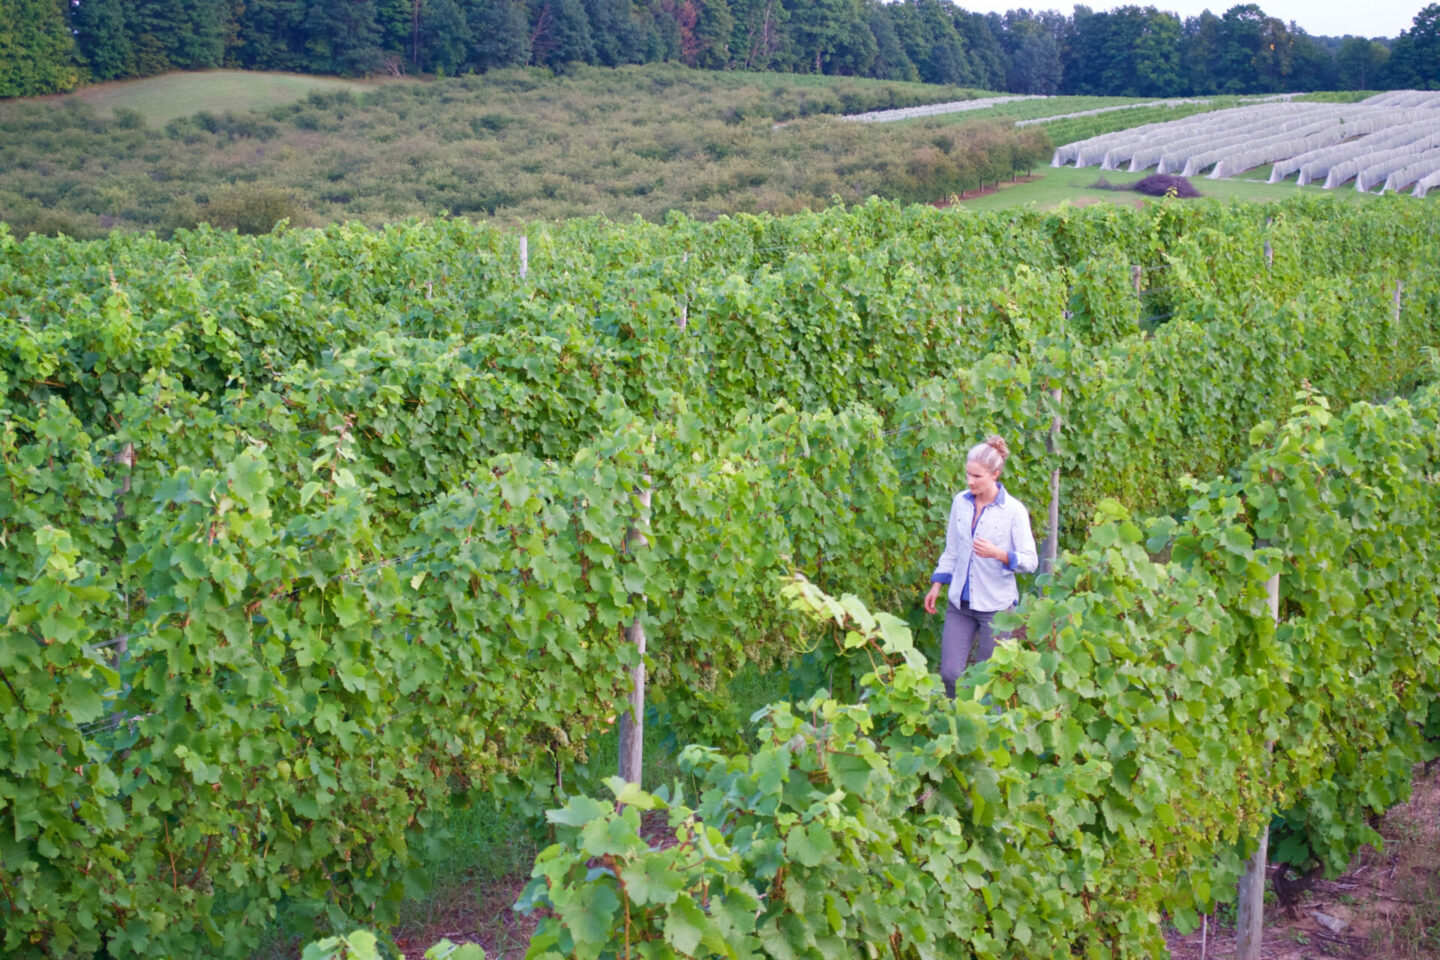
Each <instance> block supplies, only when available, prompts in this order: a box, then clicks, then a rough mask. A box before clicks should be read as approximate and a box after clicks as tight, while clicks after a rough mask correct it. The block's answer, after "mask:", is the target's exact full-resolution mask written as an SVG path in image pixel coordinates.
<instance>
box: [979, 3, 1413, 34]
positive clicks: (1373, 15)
mask: <svg viewBox="0 0 1440 960" xmlns="http://www.w3.org/2000/svg"><path fill="white" fill-rule="evenodd" d="M958 2H959V5H960V6H961V7H964V8H965V9H966V10H971V11H975V12H978V13H991V12H994V13H1004V12H1005V11H1006V10H1011V9H1015V8H1017V7H1024V8H1026V9H1029V10H1051V9H1054V10H1059V11H1060V12H1061V13H1065V14H1069V13H1070V12H1071V11H1072V10H1073V9H1074V0H1066V2H1059V3H1057V2H1055V0H1051V2H1048V3H1046V2H1043V0H1028V2H1027V0H1000V2H996V0H958ZM1241 2H1244V0H1212V2H1208V3H1207V2H1206V0H1130V4H1132V5H1134V6H1140V7H1147V6H1154V7H1158V8H1160V9H1161V10H1168V11H1170V12H1172V13H1177V14H1179V15H1180V18H1181V19H1184V18H1186V17H1193V16H1195V15H1197V14H1198V13H1200V11H1202V10H1206V9H1208V10H1209V11H1210V12H1211V13H1213V14H1216V15H1217V16H1218V15H1220V14H1223V13H1224V12H1225V11H1226V10H1228V9H1230V8H1231V7H1233V6H1235V5H1236V4H1237V3H1241ZM1255 2H1256V3H1257V4H1258V5H1259V7H1260V9H1262V10H1264V11H1265V12H1266V13H1268V14H1269V15H1270V16H1272V17H1278V18H1279V19H1281V20H1284V21H1285V22H1286V23H1289V22H1290V21H1291V20H1294V21H1295V22H1296V23H1297V24H1299V25H1300V26H1301V27H1302V28H1303V29H1304V30H1305V32H1306V33H1308V34H1311V35H1312V36H1320V37H1343V36H1345V35H1346V34H1354V35H1356V36H1360V37H1394V36H1396V35H1398V34H1399V33H1400V31H1401V30H1406V29H1408V28H1409V27H1410V24H1411V21H1413V20H1414V19H1415V14H1417V13H1419V12H1420V9H1421V8H1422V7H1424V6H1425V5H1426V4H1427V3H1429V2H1433V0H1364V2H1361V0H1255ZM1126 5H1127V4H1126V3H1123V2H1116V0H1091V2H1089V3H1087V4H1086V6H1088V7H1089V8H1090V9H1091V10H1094V11H1096V12H1099V11H1101V10H1112V9H1114V8H1115V7H1120V6H1126Z"/></svg>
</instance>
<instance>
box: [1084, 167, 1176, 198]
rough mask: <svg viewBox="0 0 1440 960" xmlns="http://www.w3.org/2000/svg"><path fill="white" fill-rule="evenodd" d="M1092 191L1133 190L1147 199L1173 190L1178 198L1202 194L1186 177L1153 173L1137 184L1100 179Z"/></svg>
mask: <svg viewBox="0 0 1440 960" xmlns="http://www.w3.org/2000/svg"><path fill="white" fill-rule="evenodd" d="M1090 189H1091V190H1133V191H1135V192H1136V193H1143V194H1145V195H1146V196H1147V197H1163V196H1165V194H1166V193H1168V192H1170V191H1171V190H1174V191H1175V196H1177V197H1198V196H1201V195H1202V194H1201V193H1200V191H1199V190H1196V189H1195V187H1194V186H1192V185H1191V183H1190V181H1189V180H1188V179H1186V178H1185V177H1177V176H1175V175H1174V174H1170V173H1152V174H1150V176H1148V177H1146V178H1145V179H1144V180H1137V181H1136V182H1135V183H1111V182H1110V181H1109V180H1106V179H1105V178H1104V177H1101V178H1099V179H1098V180H1096V181H1095V182H1094V183H1092V184H1090Z"/></svg>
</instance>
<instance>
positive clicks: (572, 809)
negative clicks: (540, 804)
mask: <svg viewBox="0 0 1440 960" xmlns="http://www.w3.org/2000/svg"><path fill="white" fill-rule="evenodd" d="M614 813H615V805H614V804H613V803H606V802H605V801H604V800H595V799H592V798H590V797H574V798H572V799H571V800H570V802H569V803H567V804H565V806H564V807H563V808H562V809H559V810H547V811H545V819H546V820H549V821H550V822H551V823H553V824H556V825H558V826H562V827H583V826H585V825H586V824H588V823H590V822H591V821H592V820H598V819H600V818H602V817H609V816H611V815H612V814H614Z"/></svg>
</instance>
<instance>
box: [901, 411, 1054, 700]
mask: <svg viewBox="0 0 1440 960" xmlns="http://www.w3.org/2000/svg"><path fill="white" fill-rule="evenodd" d="M1008 456H1010V448H1009V447H1008V446H1006V444H1005V441H1004V440H1002V439H1000V438H999V437H991V438H990V439H988V440H986V441H985V442H984V443H977V444H976V445H975V446H973V447H971V448H970V455H969V456H968V457H966V458H965V479H966V485H967V486H968V487H969V490H967V491H966V492H964V493H960V494H956V496H955V501H954V502H953V503H952V504H951V505H950V520H949V522H948V523H947V524H946V526H945V552H944V553H942V554H940V562H939V563H937V564H936V565H935V572H934V573H933V574H932V575H931V577H930V583H931V586H930V592H929V593H927V594H926V595H925V610H926V612H927V613H935V612H936V609H935V601H936V600H937V599H938V598H939V596H940V585H941V584H948V585H949V588H950V589H949V592H948V593H949V599H948V603H947V604H946V607H945V630H944V633H943V634H942V635H941V642H940V679H941V680H943V681H944V682H945V692H946V694H948V695H949V697H950V699H952V700H953V699H955V681H956V680H957V679H959V677H960V674H962V673H964V672H965V667H966V664H967V663H968V661H969V659H970V651H971V648H972V646H973V647H974V649H975V659H976V661H977V662H978V661H981V660H989V659H990V654H991V653H993V652H994V651H995V640H994V635H993V631H992V629H991V621H992V620H993V619H994V617H995V614H996V612H997V611H1000V610H1008V609H1009V608H1011V607H1013V606H1015V604H1017V603H1019V602H1020V592H1019V591H1018V590H1017V589H1016V587H1015V574H1016V572H1017V571H1018V572H1022V573H1031V572H1033V571H1034V569H1035V567H1036V563H1037V558H1036V556H1035V535H1034V534H1032V533H1031V532H1030V514H1029V512H1027V511H1026V509H1025V505H1024V504H1023V503H1021V502H1020V501H1019V500H1017V499H1015V498H1014V497H1012V496H1010V495H1008V494H1007V493H1006V492H1005V486H1004V485H1003V484H1002V483H1001V482H1000V471H1001V470H1002V469H1004V467H1005V458H1006V457H1008Z"/></svg>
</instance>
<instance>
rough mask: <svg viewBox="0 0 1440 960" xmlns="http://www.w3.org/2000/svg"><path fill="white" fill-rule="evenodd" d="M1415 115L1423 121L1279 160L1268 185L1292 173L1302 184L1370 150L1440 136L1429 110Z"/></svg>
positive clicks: (1404, 124) (1271, 172)
mask: <svg viewBox="0 0 1440 960" xmlns="http://www.w3.org/2000/svg"><path fill="white" fill-rule="evenodd" d="M1418 115H1419V116H1422V117H1424V118H1425V119H1422V120H1415V121H1412V122H1410V123H1402V124H1400V125H1399V126H1396V127H1389V128H1386V129H1384V130H1380V131H1377V132H1375V133H1371V134H1368V135H1366V136H1363V137H1359V138H1357V139H1355V140H1350V141H1347V142H1345V143H1342V144H1337V145H1334V146H1325V147H1320V148H1318V149H1315V150H1307V151H1306V152H1304V153H1301V154H1298V155H1296V156H1294V157H1290V158H1288V159H1285V160H1281V161H1279V162H1278V163H1276V164H1275V166H1274V167H1273V168H1272V169H1271V171H1270V182H1271V183H1279V182H1280V181H1281V180H1284V179H1285V178H1286V177H1288V176H1290V175H1291V174H1294V173H1298V174H1299V178H1298V179H1297V181H1296V182H1297V183H1299V184H1302V185H1303V184H1306V183H1309V182H1310V181H1311V180H1314V179H1316V178H1321V177H1324V176H1325V174H1326V173H1328V172H1329V170H1330V168H1331V167H1333V166H1334V165H1336V164H1337V163H1341V162H1343V161H1345V160H1353V159H1355V158H1356V157H1361V156H1364V155H1365V154H1366V153H1368V152H1370V151H1372V150H1380V149H1386V148H1389V147H1398V146H1400V145H1401V144H1405V143H1410V142H1411V141H1414V140H1418V139H1421V138H1423V137H1427V136H1434V135H1440V131H1437V130H1436V125H1435V122H1434V118H1433V117H1432V116H1429V111H1422V112H1418Z"/></svg>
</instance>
